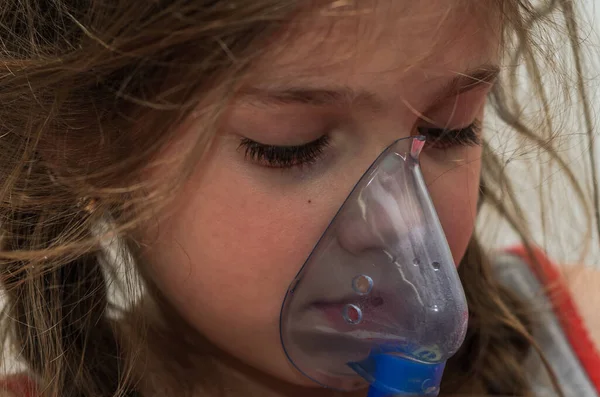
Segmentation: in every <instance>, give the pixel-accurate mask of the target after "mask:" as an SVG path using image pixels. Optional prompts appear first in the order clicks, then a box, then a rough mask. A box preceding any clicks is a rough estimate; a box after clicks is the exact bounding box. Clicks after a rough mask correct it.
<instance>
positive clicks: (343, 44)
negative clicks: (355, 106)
mask: <svg viewBox="0 0 600 397" xmlns="http://www.w3.org/2000/svg"><path fill="white" fill-rule="evenodd" d="M321 4H323V3H321ZM497 4H498V2H496V1H494V0H485V1H481V0H419V1H414V0H354V1H353V0H337V1H328V2H327V3H326V5H321V6H320V7H312V8H310V9H307V10H304V11H303V12H300V13H299V15H298V17H297V18H296V19H295V20H294V21H292V23H291V24H290V25H289V26H288V27H287V28H286V31H285V32H283V34H282V35H281V36H280V40H277V41H276V43H275V44H274V45H273V46H272V47H271V50H270V51H269V52H268V53H267V54H266V55H265V56H264V57H262V60H261V62H259V63H258V65H257V67H256V68H255V70H256V71H259V72H260V74H261V75H263V76H264V75H267V76H268V77H269V80H270V81H272V82H275V84H277V83H276V82H277V81H278V80H282V81H283V82H284V83H286V84H292V83H295V82H290V81H289V79H291V78H294V79H301V81H302V82H303V83H304V82H305V79H306V80H307V82H313V81H314V83H315V85H321V83H323V82H324V81H327V80H329V82H331V79H339V80H344V79H346V80H352V81H351V82H353V83H354V84H359V83H360V81H361V79H364V80H365V83H368V84H377V82H376V80H377V78H380V79H381V81H382V83H383V81H385V83H384V84H389V83H390V81H389V79H388V78H386V76H389V78H402V77H404V78H408V79H410V77H411V76H414V75H415V74H418V75H419V76H423V75H425V76H426V77H428V78H430V79H434V78H436V77H440V78H443V77H447V76H448V75H450V74H456V73H459V74H460V73H463V72H464V71H465V70H469V69H473V68H476V67H478V66H479V65H482V64H492V63H497V61H498V56H499V50H500V48H499V46H500V42H501V39H500V37H501V28H502V23H501V22H502V21H501V15H502V13H501V12H500V9H499V7H498V5H497ZM340 83H344V84H349V83H350V81H340Z"/></svg>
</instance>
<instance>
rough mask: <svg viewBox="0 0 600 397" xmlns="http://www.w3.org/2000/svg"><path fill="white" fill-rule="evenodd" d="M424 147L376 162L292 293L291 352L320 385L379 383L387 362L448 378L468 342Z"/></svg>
mask: <svg viewBox="0 0 600 397" xmlns="http://www.w3.org/2000/svg"><path fill="white" fill-rule="evenodd" d="M424 143H425V142H424V138H422V137H411V138H406V139H401V140H398V141H396V142H394V143H393V144H392V145H391V146H389V147H388V148H387V149H386V150H385V151H384V152H383V153H382V154H381V155H380V156H379V157H378V158H377V160H376V161H375V162H374V163H373V164H372V165H371V167H370V168H369V169H368V170H367V172H366V173H365V174H364V175H363V176H362V178H361V179H360V180H359V182H358V183H357V184H356V185H355V187H354V189H353V190H352V192H351V193H350V195H349V196H348V198H347V199H346V200H345V202H344V203H343V205H342V206H341V208H340V210H339V211H338V213H337V215H336V216H335V217H334V219H333V220H332V221H331V223H330V225H329V227H328V228H327V230H326V231H325V233H324V234H323V235H322V237H321V239H320V240H319V242H318V243H317V245H316V246H315V248H314V250H313V251H312V253H311V254H310V256H309V257H308V259H307V261H306V262H305V264H304V265H303V267H302V268H301V270H300V271H299V273H298V274H297V276H296V277H295V279H294V280H293V282H292V283H291V285H290V287H289V289H288V292H287V295H286V297H285V299H284V302H283V306H282V310H281V317H280V333H281V341H282V344H283V348H284V350H285V353H286V354H287V356H288V358H289V360H290V361H291V362H292V363H293V365H294V366H295V367H296V368H297V369H298V370H300V371H301V372H302V373H303V374H304V375H306V376H307V377H309V378H310V379H312V380H313V381H315V382H317V383H319V384H320V385H322V386H325V387H329V388H334V389H339V390H347V391H349V390H355V389H358V388H363V387H365V386H367V385H369V384H374V383H377V382H378V376H379V375H378V373H379V372H378V369H377V368H375V367H376V366H377V362H376V360H375V361H374V359H373V358H374V357H381V356H385V357H387V356H390V355H392V356H397V357H402V358H403V359H405V360H407V362H410V363H411V364H410V365H413V364H415V365H417V366H420V365H422V366H425V367H427V366H432V368H433V367H435V368H437V369H436V371H438V372H439V371H440V370H441V371H443V364H444V363H445V362H446V360H447V359H448V358H449V357H451V356H452V355H453V354H454V353H455V352H456V351H457V350H458V348H459V347H460V345H461V344H462V342H463V339H464V336H465V333H466V327H467V320H468V312H467V304H466V300H465V296H464V292H463V289H462V286H461V283H460V280H459V277H458V273H457V271H456V266H455V264H454V261H453V259H452V254H451V252H450V249H449V247H448V243H447V241H446V238H445V235H444V232H443V230H442V227H441V224H440V221H439V219H438V217H437V214H436V212H435V209H434V206H433V203H432V201H431V198H430V196H429V193H428V190H427V187H426V185H425V181H424V179H423V176H422V174H421V170H420V165H419V154H420V152H421V150H422V148H423V145H424ZM388 358H389V357H388ZM419 368H420V367H419ZM440 368H441V369H440ZM406 371H408V369H407V370H406ZM430 372H431V371H430ZM407 373H408V372H407ZM436 374H437V372H436ZM398 376H402V374H398ZM423 376H424V378H423V379H417V378H418V376H413V378H415V379H416V380H414V379H413V380H414V381H415V382H416V383H419V385H418V387H421V388H422V391H423V393H422V394H424V395H435V394H437V388H438V387H439V379H437V378H436V379H430V378H432V376H433V375H423ZM436 376H437V375H435V376H433V378H435V377H436ZM440 377H441V374H439V376H438V378H440ZM416 383H415V384H416ZM411 387H412V386H411Z"/></svg>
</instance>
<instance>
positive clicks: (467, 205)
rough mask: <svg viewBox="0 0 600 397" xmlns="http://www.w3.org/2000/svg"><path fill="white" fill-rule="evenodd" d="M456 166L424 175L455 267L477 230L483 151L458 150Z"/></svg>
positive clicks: (474, 149) (477, 149) (471, 149)
mask: <svg viewBox="0 0 600 397" xmlns="http://www.w3.org/2000/svg"><path fill="white" fill-rule="evenodd" d="M453 156H456V161H455V164H456V165H454V166H452V167H446V168H444V169H435V167H432V169H430V170H429V171H427V169H426V167H424V168H425V171H424V174H425V175H424V176H425V180H426V181H427V183H428V188H429V192H430V194H431V198H432V200H433V202H434V204H435V208H436V211H437V213H438V216H439V218H440V222H441V224H442V227H443V229H444V233H445V234H446V238H447V239H448V244H449V246H450V249H451V251H452V256H453V257H454V261H455V263H456V264H457V265H458V263H459V262H460V261H461V259H462V257H463V255H464V254H465V251H466V249H467V246H468V244H469V241H470V239H471V236H472V234H473V230H474V227H475V218H476V216H477V200H478V195H479V177H480V169H481V148H479V147H472V148H464V149H460V150H457V153H456V154H453Z"/></svg>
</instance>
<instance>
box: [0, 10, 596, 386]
mask: <svg viewBox="0 0 600 397" xmlns="http://www.w3.org/2000/svg"><path fill="white" fill-rule="evenodd" d="M0 21H1V23H0V29H1V32H2V34H1V35H0V38H1V39H2V41H1V42H2V52H1V55H0V56H1V59H2V73H1V75H0V79H1V84H0V87H1V88H0V99H1V101H2V107H1V110H0V111H1V112H2V113H1V115H2V116H1V118H0V119H1V120H2V124H1V131H0V137H1V138H0V152H1V153H2V163H1V164H0V170H1V172H0V175H1V179H0V180H1V189H0V197H1V200H0V202H1V207H0V208H1V211H2V212H1V216H2V218H1V228H2V229H1V230H2V234H1V238H2V240H1V241H2V246H1V251H0V261H1V262H0V263H1V266H2V267H1V275H2V279H1V280H2V283H3V287H4V289H5V292H6V298H7V306H6V309H5V312H4V326H3V336H5V339H6V341H7V342H6V343H7V349H5V350H6V351H8V346H11V347H12V348H13V349H12V351H13V354H15V355H16V357H17V358H18V359H19V360H20V363H21V364H23V365H24V370H23V371H22V372H21V374H25V375H18V376H9V377H7V378H6V381H5V382H4V384H3V386H4V387H3V388H4V389H5V390H6V392H5V393H6V395H8V396H45V397H46V396H47V397H59V396H61V397H65V396H69V397H71V396H73V397H75V396H81V397H84V396H85V397H91V396H143V397H150V396H252V395H256V396H305V395H311V396H332V395H337V393H338V391H333V390H331V389H326V388H322V387H320V386H319V385H318V384H316V383H315V382H313V381H312V380H311V379H309V378H308V377H307V376H305V375H303V374H302V373H301V371H298V370H297V369H296V368H295V367H294V364H297V363H292V362H290V360H289V359H288V357H286V354H285V352H284V349H283V348H282V344H281V341H280V326H279V321H280V309H281V305H282V301H283V299H284V297H285V296H286V291H287V289H288V286H289V285H290V283H291V282H292V280H293V279H294V277H295V275H296V274H297V273H298V271H299V269H300V268H301V267H302V265H303V263H304V262H305V261H306V258H307V256H308V255H309V254H310V252H311V251H312V249H313V247H314V246H315V244H316V242H317V241H318V239H319V237H320V236H321V235H322V233H323V232H324V231H325V230H326V229H327V227H328V225H329V223H330V222H331V220H332V219H333V218H334V215H335V214H336V211H337V210H338V209H339V208H340V206H341V205H342V203H343V202H344V200H345V198H346V197H347V196H348V194H349V192H350V191H351V189H352V187H353V186H354V184H356V182H357V181H358V180H359V179H360V178H361V175H363V173H364V172H365V169H367V168H368V166H369V164H371V163H372V162H373V161H375V159H376V158H377V156H378V155H379V154H380V153H381V152H382V151H383V150H384V149H385V148H386V147H388V146H389V145H390V144H392V143H393V142H394V141H396V140H397V139H403V138H404V139H410V137H414V136H417V135H420V136H424V137H425V138H426V144H425V147H424V148H423V150H422V153H421V155H420V163H421V169H422V172H423V177H424V180H425V182H426V185H427V190H428V192H429V194H430V195H431V198H432V201H433V203H434V205H435V209H436V211H437V214H438V216H439V220H440V222H441V226H442V227H443V230H444V233H445V235H446V238H447V241H448V246H449V248H450V251H449V252H450V253H451V256H452V258H453V260H454V262H456V263H457V264H459V265H458V271H459V273H460V277H461V282H462V288H464V290H465V295H466V298H467V301H468V304H469V313H470V317H469V323H468V324H469V325H468V330H467V333H466V337H465V340H464V343H463V344H462V347H461V348H460V350H459V351H458V352H457V353H456V354H455V355H454V356H453V358H452V359H451V360H450V361H449V362H448V364H447V368H446V371H445V376H444V381H443V383H442V389H441V393H442V394H477V395H503V394H504V395H523V396H528V395H548V394H547V393H557V394H559V395H578V396H596V395H597V393H598V390H599V387H600V381H599V379H598V372H600V367H598V365H599V364H598V363H599V362H600V361H599V356H598V353H597V350H595V346H594V343H593V342H592V340H591V337H589V336H588V332H587V331H586V328H585V326H584V325H583V323H582V320H581V319H580V318H579V316H578V314H577V311H576V310H575V304H573V301H572V299H571V297H570V295H569V293H568V292H567V289H566V287H563V285H564V283H563V281H562V279H561V278H560V277H559V273H558V272H557V270H556V268H555V267H553V266H552V265H551V263H550V262H549V260H547V259H546V258H545V256H543V255H542V253H541V251H540V250H538V249H536V248H534V246H533V238H532V236H531V235H530V234H529V232H528V229H529V224H528V223H527V218H528V217H527V216H526V214H525V213H524V212H523V210H522V208H521V206H520V203H519V201H518V200H517V199H516V195H515V193H514V190H513V189H512V188H511V184H510V183H509V179H508V175H507V171H506V170H507V169H510V168H509V167H507V166H505V165H503V162H502V160H501V158H500V156H499V155H498V150H496V151H495V150H494V139H498V136H499V135H498V132H497V131H495V130H498V131H499V130H500V129H499V128H496V129H495V130H491V129H490V130H488V131H487V132H485V133H483V132H482V128H481V127H482V123H483V117H484V109H486V103H487V102H488V99H489V102H490V103H489V104H490V105H491V110H493V111H492V112H488V113H489V117H494V116H496V118H494V120H496V121H497V122H498V123H504V125H505V126H508V127H510V128H511V129H512V130H513V131H515V132H516V133H518V134H519V136H520V137H521V141H520V145H521V149H523V148H529V149H530V150H534V149H536V150H535V152H536V153H538V154H539V157H537V159H538V160H537V161H536V162H535V163H534V164H535V165H537V166H538V168H539V170H541V171H540V172H541V174H540V176H542V177H544V175H546V174H545V173H547V172H548V170H552V169H553V168H551V167H553V165H552V164H556V165H558V167H559V168H560V171H561V172H562V173H563V174H564V175H566V177H567V180H568V182H569V183H570V185H569V186H570V187H571V190H572V191H574V192H575V193H576V196H575V200H576V204H574V205H576V206H579V207H580V208H583V210H584V211H588V210H589V208H591V207H590V206H589V200H588V198H587V197H586V194H587V193H586V192H587V191H588V189H587V188H588V186H587V185H585V184H586V183H589V181H585V180H578V179H576V178H575V177H574V175H575V172H574V171H573V170H572V169H571V168H570V167H569V166H568V164H569V163H568V161H567V160H566V159H565V156H564V153H559V152H558V151H557V147H558V145H559V143H560V134H559V133H560V132H562V133H564V134H569V136H571V137H572V139H576V137H575V135H571V134H570V132H569V131H568V130H566V129H563V128H562V127H561V129H560V131H559V128H558V125H557V124H556V123H555V121H554V120H553V119H552V117H551V112H553V111H554V110H555V105H554V103H555V102H554V101H555V100H558V99H560V98H561V96H560V95H558V94H556V93H552V95H553V97H552V101H551V100H550V98H549V97H548V89H549V88H551V87H549V81H555V80H548V79H545V77H547V76H552V74H551V72H552V71H553V70H559V69H560V64H559V62H556V65H554V66H553V67H550V68H548V69H547V70H545V69H544V70H543V71H542V69H541V67H542V65H541V63H539V62H543V61H544V60H546V61H547V63H548V64H549V63H550V61H551V60H552V59H551V55H552V53H551V51H559V50H564V49H565V48H570V50H571V51H572V52H569V53H568V54H569V56H570V57H572V58H569V59H572V60H573V61H574V62H570V61H569V62H566V63H568V64H569V65H571V64H573V67H574V68H575V72H576V73H575V74H573V76H576V78H578V79H579V80H575V81H570V80H568V79H564V81H567V86H568V87H567V89H568V88H572V87H574V86H575V85H577V90H574V92H576V93H577V95H579V96H578V98H580V101H581V103H582V104H583V105H584V106H583V110H584V111H585V112H584V114H583V116H584V119H585V120H587V121H588V122H589V121H590V120H589V109H588V108H587V106H585V103H586V102H585V100H586V97H585V89H584V88H585V87H584V85H583V80H581V79H582V77H581V73H580V72H581V68H582V66H581V60H580V55H581V54H580V48H579V44H578V43H579V41H578V38H577V26H576V25H575V18H574V9H573V4H572V3H571V2H570V1H568V0H559V1H545V2H541V4H538V3H537V2H536V3H535V4H534V3H533V2H529V1H526V0H489V1H475V0H451V1H450V0H422V1H409V0H355V1H351V0H347V1H344V0H337V1H333V0H327V1H315V2H309V1H294V0H217V1H215V0H210V1H209V0H165V1H162V0H161V1H152V2H150V1H141V0H115V1H111V2H100V1H77V2H67V1H61V0H54V1H37V2H35V1H28V0H5V1H4V2H3V4H2V5H1V6H0ZM551 28H552V29H554V28H556V34H555V35H553V36H552V37H551V39H548V40H546V41H542V42H540V43H536V41H535V40H536V39H539V40H543V39H544V38H545V37H547V36H546V35H547V32H548V31H549V29H551ZM536 33H537V34H536ZM561 34H564V35H565V36H566V38H567V39H568V41H567V43H570V47H569V45H567V44H565V42H564V41H560V40H559V41H557V42H553V40H555V39H556V38H557V37H560V35H561ZM556 43H558V44H556ZM545 51H548V52H545ZM558 54H559V55H561V53H558ZM573 54H574V55H573ZM518 63H524V65H525V66H526V70H527V77H528V78H529V80H527V83H526V84H529V85H528V86H527V87H529V88H528V93H532V96H531V98H529V100H530V103H531V104H532V105H533V104H535V103H539V104H540V108H539V112H540V113H539V114H541V115H542V116H543V117H542V121H543V123H540V124H537V123H536V121H535V120H532V119H526V118H525V117H524V116H525V114H528V113H527V112H525V109H524V108H523V107H521V106H520V105H519V99H520V98H519V96H518V95H517V93H512V91H511V90H517V89H519V88H521V87H522V84H525V83H523V80H519V78H518V77H519V75H518V74H517V73H516V70H517V69H516V66H517V65H518ZM561 92H562V91H561ZM564 92H566V93H569V94H571V92H570V91H568V90H567V91H564ZM534 100H536V101H537V102H535V101H534ZM561 111H562V110H561ZM531 113H532V112H529V114H531ZM562 116H563V114H562V113H561V117H562ZM586 117H587V118H586ZM498 125H501V124H498ZM587 127H588V128H587V129H586V130H582V131H590V132H589V133H590V134H591V129H590V128H589V123H588V126H587ZM579 132H581V131H579ZM500 137H501V139H504V138H502V135H500ZM584 137H586V139H587V138H589V136H587V135H585V134H584ZM550 138H552V139H550ZM496 146H498V145H496ZM592 159H593V157H592ZM535 169H536V168H535V167H533V168H530V169H529V172H531V173H534V172H535ZM596 204H597V203H596ZM490 208H493V209H495V213H497V214H499V215H500V216H501V217H502V218H503V219H505V220H507V221H508V222H509V223H510V225H511V226H512V227H513V229H514V230H515V231H516V232H517V233H519V235H520V237H521V239H522V242H523V247H524V248H515V249H513V250H512V251H511V252H509V253H508V254H506V253H501V252H499V251H492V250H491V249H489V247H487V248H484V245H482V243H480V238H479V236H480V234H481V233H482V232H484V231H489V230H490V228H491V229H496V228H497V226H496V225H495V224H494V223H493V222H485V223H483V224H482V225H481V226H482V230H479V229H478V230H477V232H475V226H476V214H477V213H478V212H481V211H486V210H489V209H490ZM596 208H597V207H596ZM593 214H594V212H591V211H590V212H589V216H588V217H587V218H586V219H589V220H592V221H590V222H589V224H588V225H586V226H587V228H585V230H591V228H590V227H591V224H592V222H595V221H597V219H595V221H594V216H592V215H593ZM480 216H481V215H480ZM597 216H598V214H597V212H595V217H596V218H597ZM585 230H584V231H585ZM346 231H347V232H348V235H349V238H350V239H351V240H352V239H353V243H352V244H354V245H352V246H353V247H354V248H356V247H357V246H360V245H361V244H362V245H365V246H366V245H368V244H370V243H369V242H368V239H369V236H365V235H363V234H364V229H363V228H355V229H352V228H348V229H347V230H346ZM374 232H376V233H379V232H381V230H380V229H377V230H375V231H374ZM590 236H591V235H590V234H589V233H588V234H586V236H585V237H584V240H582V241H585V242H586V243H587V244H588V246H589V244H597V242H594V241H593V240H592V238H591V237H590ZM363 248H364V247H363ZM590 274H593V272H592V273H590ZM591 277H596V276H595V275H593V276H590V278H591ZM332 280H333V278H332ZM588 281H589V280H588ZM138 282H139V283H138ZM588 285H591V284H588ZM545 287H552V290H553V293H552V294H543V293H542V292H543V291H545V289H546V288H545ZM594 294H596V295H597V293H596V291H594ZM588 297H589V296H588ZM549 308H554V310H549ZM589 320H590V321H591V318H590V319H589ZM284 348H285V346H284ZM365 393H366V391H365V390H364V389H362V388H357V389H355V390H351V391H348V394H347V395H353V396H363V395H365Z"/></svg>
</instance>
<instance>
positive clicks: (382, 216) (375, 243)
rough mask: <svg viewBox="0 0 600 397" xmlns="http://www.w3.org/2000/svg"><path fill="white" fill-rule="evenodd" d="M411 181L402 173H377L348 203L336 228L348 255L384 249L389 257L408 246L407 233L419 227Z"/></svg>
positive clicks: (415, 196)
mask: <svg viewBox="0 0 600 397" xmlns="http://www.w3.org/2000/svg"><path fill="white" fill-rule="evenodd" d="M413 185H414V181H413V180H412V179H411V178H410V177H407V175H403V172H402V170H400V169H397V170H396V171H395V172H394V173H386V172H385V170H380V171H379V172H377V173H375V174H374V175H373V178H372V180H371V181H370V182H369V185H368V187H367V188H366V189H364V190H363V191H362V192H361V194H360V195H359V196H358V197H357V200H353V201H351V202H348V203H347V205H349V206H351V207H350V208H347V209H346V210H345V211H344V216H343V217H342V219H340V223H339V225H338V238H339V243H340V245H341V246H342V247H343V248H344V249H345V250H347V251H348V252H350V253H353V254H360V253H361V252H363V251H366V250H373V249H378V250H384V251H386V252H387V253H388V254H390V255H395V253H394V251H396V250H399V249H400V248H401V246H402V245H403V244H406V243H408V240H409V236H410V232H411V231H412V230H414V229H415V228H418V227H419V225H421V224H422V219H421V211H419V206H418V200H419V198H418V196H417V193H416V189H415V186H413Z"/></svg>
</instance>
